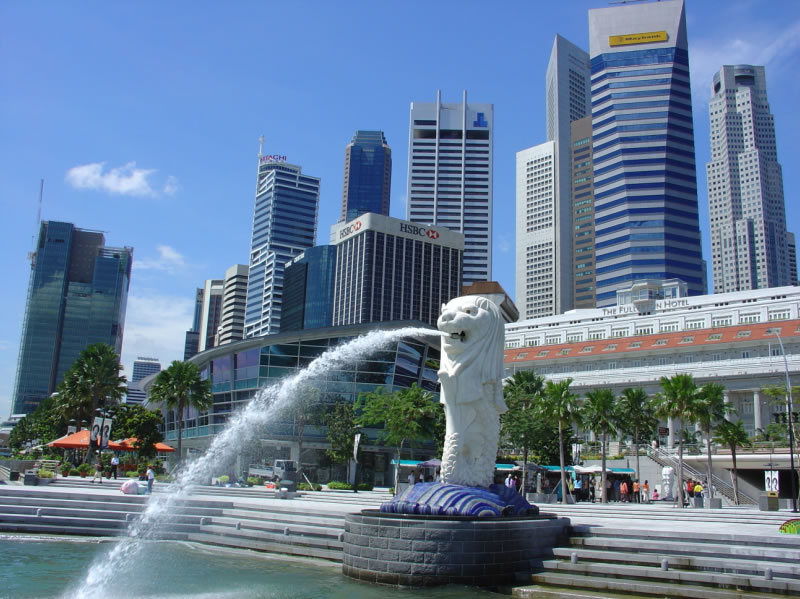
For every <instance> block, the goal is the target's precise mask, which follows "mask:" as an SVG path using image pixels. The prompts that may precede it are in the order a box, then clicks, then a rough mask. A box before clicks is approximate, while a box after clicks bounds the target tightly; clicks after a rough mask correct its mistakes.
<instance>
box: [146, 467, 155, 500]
mask: <svg viewBox="0 0 800 599" xmlns="http://www.w3.org/2000/svg"><path fill="white" fill-rule="evenodd" d="M145 476H146V478H147V494H148V495H150V493H152V492H153V482H154V481H155V480H156V473H155V472H154V471H153V465H152V464H148V465H147V473H146V474H145Z"/></svg>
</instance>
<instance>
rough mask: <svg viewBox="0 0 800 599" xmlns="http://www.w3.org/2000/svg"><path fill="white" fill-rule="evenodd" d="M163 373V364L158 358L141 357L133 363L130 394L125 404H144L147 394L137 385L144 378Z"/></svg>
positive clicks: (129, 387) (129, 384)
mask: <svg viewBox="0 0 800 599" xmlns="http://www.w3.org/2000/svg"><path fill="white" fill-rule="evenodd" d="M158 372H161V363H160V362H159V361H158V358H144V357H142V356H139V357H138V358H136V360H134V361H133V375H132V376H131V380H130V382H129V383H128V393H127V397H126V398H125V403H129V404H142V403H144V400H145V399H147V393H145V392H144V391H143V390H142V389H141V388H139V385H138V384H137V383H138V382H139V381H141V380H142V379H143V378H145V377H147V376H150V375H151V374H156V373H158Z"/></svg>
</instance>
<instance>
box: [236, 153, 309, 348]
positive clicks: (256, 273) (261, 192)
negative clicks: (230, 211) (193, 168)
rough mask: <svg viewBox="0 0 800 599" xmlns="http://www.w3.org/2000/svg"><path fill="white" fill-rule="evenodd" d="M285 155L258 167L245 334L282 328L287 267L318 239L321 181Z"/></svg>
mask: <svg viewBox="0 0 800 599" xmlns="http://www.w3.org/2000/svg"><path fill="white" fill-rule="evenodd" d="M285 160H286V157H285V156H261V157H260V158H259V165H258V179H257V187H256V201H255V210H254V213H253V236H252V240H251V244H250V265H249V266H250V271H249V276H248V280H247V302H246V307H245V319H244V327H245V337H248V338H249V337H257V336H259V335H268V334H271V333H277V332H279V331H280V321H281V304H282V299H283V269H284V267H285V266H286V263H287V262H289V261H290V260H291V259H292V258H294V257H295V256H296V255H297V254H299V253H300V252H302V251H303V250H306V249H308V248H310V247H312V246H313V245H314V241H315V240H316V237H317V213H318V211H319V187H320V180H319V179H318V178H317V177H309V176H307V175H304V174H303V172H302V169H301V168H300V167H299V166H295V165H293V164H288V163H287V162H285Z"/></svg>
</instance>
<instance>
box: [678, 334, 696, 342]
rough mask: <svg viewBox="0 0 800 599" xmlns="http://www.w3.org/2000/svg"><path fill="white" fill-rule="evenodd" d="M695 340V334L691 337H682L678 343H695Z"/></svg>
mask: <svg viewBox="0 0 800 599" xmlns="http://www.w3.org/2000/svg"><path fill="white" fill-rule="evenodd" d="M693 342H694V335H692V336H690V337H681V340H680V341H679V342H678V343H693Z"/></svg>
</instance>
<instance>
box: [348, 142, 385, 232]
mask: <svg viewBox="0 0 800 599" xmlns="http://www.w3.org/2000/svg"><path fill="white" fill-rule="evenodd" d="M391 187H392V150H391V148H390V147H389V144H387V143H386V137H384V135H383V131H362V130H358V131H356V133H355V135H354V136H353V139H352V141H351V142H350V143H349V144H347V147H346V148H345V151H344V185H343V189H342V217H341V218H340V219H339V221H340V222H344V221H350V220H353V219H354V218H356V217H357V216H361V215H362V214H364V213H365V212H374V213H376V214H383V215H384V216H389V194H390V191H391Z"/></svg>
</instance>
